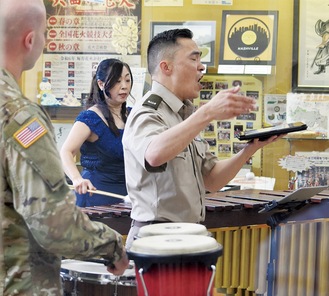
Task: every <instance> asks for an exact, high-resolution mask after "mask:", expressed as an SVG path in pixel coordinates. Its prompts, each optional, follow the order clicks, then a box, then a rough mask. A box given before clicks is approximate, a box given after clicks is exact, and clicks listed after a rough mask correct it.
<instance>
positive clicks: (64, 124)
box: [52, 120, 73, 151]
mask: <svg viewBox="0 0 329 296" xmlns="http://www.w3.org/2000/svg"><path fill="white" fill-rule="evenodd" d="M52 124H53V126H54V129H55V136H56V144H57V149H58V151H60V150H61V148H62V146H63V144H64V142H65V140H66V138H67V136H68V135H69V132H70V130H71V128H72V126H73V122H72V121H59V120H53V121H52Z"/></svg>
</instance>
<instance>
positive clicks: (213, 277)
mask: <svg viewBox="0 0 329 296" xmlns="http://www.w3.org/2000/svg"><path fill="white" fill-rule="evenodd" d="M210 268H211V269H212V274H211V277H210V280H209V285H208V289H207V296H210V295H211V290H212V284H213V282H214V279H215V274H216V266H215V265H211V266H210Z"/></svg>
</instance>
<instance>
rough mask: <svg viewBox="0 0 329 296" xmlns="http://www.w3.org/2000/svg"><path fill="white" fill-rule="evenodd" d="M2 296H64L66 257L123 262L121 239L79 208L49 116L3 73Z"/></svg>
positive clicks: (0, 96) (0, 145)
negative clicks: (63, 261)
mask: <svg viewBox="0 0 329 296" xmlns="http://www.w3.org/2000/svg"><path fill="white" fill-rule="evenodd" d="M0 114H1V115H0V130H1V141H0V155H1V168H0V175H1V179H0V189H1V203H2V206H1V211H2V212H1V213H0V215H1V222H2V228H1V233H2V235H1V236H0V239H1V240H0V243H1V244H0V257H1V260H0V263H1V267H0V270H1V275H0V289H1V290H0V291H3V294H1V293H0V294H1V295H6V296H8V295H25V296H30V295H34V296H42V295H62V289H61V282H60V276H59V274H60V264H61V258H62V256H65V257H67V258H76V259H80V258H85V257H93V256H97V255H98V256H102V257H103V258H105V259H108V260H111V261H113V260H117V259H119V258H120V257H121V253H122V238H121V236H120V235H119V234H118V233H117V232H115V231H113V230H111V229H110V228H109V227H107V226H106V225H104V224H102V223H98V222H91V221H90V220H89V218H88V216H86V215H85V214H83V213H82V212H81V211H80V210H79V208H77V207H76V206H75V195H74V194H72V192H71V191H70V190H69V188H68V186H67V184H66V181H65V176H64V172H63V169H62V165H61V160H60V157H59V153H58V151H57V148H56V143H55V140H54V131H53V128H52V125H51V122H50V119H49V117H48V115H47V114H46V113H45V112H44V111H43V110H42V109H41V107H40V106H38V105H37V104H34V103H31V102H30V101H29V100H28V99H26V98H24V97H23V95H22V94H21V92H20V90H19V87H18V85H17V83H16V82H15V80H14V79H13V77H12V76H11V75H10V74H9V73H8V72H6V71H5V70H3V69H0Z"/></svg>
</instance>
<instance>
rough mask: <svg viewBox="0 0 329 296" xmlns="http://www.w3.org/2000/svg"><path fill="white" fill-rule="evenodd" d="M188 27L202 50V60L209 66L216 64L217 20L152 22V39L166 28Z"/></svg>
mask: <svg viewBox="0 0 329 296" xmlns="http://www.w3.org/2000/svg"><path fill="white" fill-rule="evenodd" d="M179 28H188V29H190V30H191V31H192V32H193V40H195V42H196V43H197V44H198V46H199V48H200V49H201V51H202V56H201V62H202V63H203V64H206V65H207V66H210V67H212V66H214V65H215V61H214V57H215V41H216V22H215V21H186V22H152V23H151V36H150V39H152V38H153V37H154V36H155V35H157V34H158V33H161V32H163V31H166V30H171V29H179Z"/></svg>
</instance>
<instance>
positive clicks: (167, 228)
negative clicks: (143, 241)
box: [137, 222, 210, 238]
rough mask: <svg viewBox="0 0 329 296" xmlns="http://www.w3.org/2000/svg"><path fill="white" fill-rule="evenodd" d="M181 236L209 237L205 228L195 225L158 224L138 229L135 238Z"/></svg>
mask: <svg viewBox="0 0 329 296" xmlns="http://www.w3.org/2000/svg"><path fill="white" fill-rule="evenodd" d="M171 234H177V235H183V234H195V235H210V234H209V232H208V230H207V228H206V226H204V225H202V224H196V223H184V222H182V223H175V222H169V223H158V224H151V225H145V226H143V227H141V228H140V230H139V232H138V236H137V238H141V237H146V236H153V235H171Z"/></svg>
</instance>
